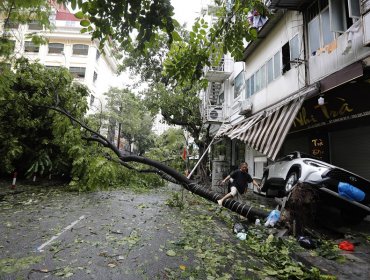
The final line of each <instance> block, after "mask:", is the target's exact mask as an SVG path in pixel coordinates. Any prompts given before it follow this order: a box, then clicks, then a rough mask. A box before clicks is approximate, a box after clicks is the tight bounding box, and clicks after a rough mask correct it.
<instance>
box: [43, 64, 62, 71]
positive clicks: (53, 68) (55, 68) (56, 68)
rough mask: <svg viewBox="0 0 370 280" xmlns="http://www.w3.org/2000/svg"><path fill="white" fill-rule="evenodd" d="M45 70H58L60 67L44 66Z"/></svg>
mask: <svg viewBox="0 0 370 280" xmlns="http://www.w3.org/2000/svg"><path fill="white" fill-rule="evenodd" d="M45 67H46V69H51V70H58V69H59V68H60V66H56V65H45Z"/></svg>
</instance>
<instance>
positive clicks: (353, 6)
mask: <svg viewBox="0 0 370 280" xmlns="http://www.w3.org/2000/svg"><path fill="white" fill-rule="evenodd" d="M347 1H348V13H349V17H350V18H360V16H361V14H360V1H359V0H347Z"/></svg>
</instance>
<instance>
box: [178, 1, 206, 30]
mask: <svg viewBox="0 0 370 280" xmlns="http://www.w3.org/2000/svg"><path fill="white" fill-rule="evenodd" d="M207 2H208V0H171V4H172V6H173V7H174V8H175V19H177V21H178V22H180V24H183V23H187V27H188V28H191V26H192V25H193V22H194V19H195V18H196V17H198V16H199V14H200V10H201V8H202V6H205V4H206V3H207Z"/></svg>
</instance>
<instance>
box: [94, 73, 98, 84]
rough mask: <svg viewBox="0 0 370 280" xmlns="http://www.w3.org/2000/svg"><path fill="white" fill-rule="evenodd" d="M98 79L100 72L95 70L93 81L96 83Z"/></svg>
mask: <svg viewBox="0 0 370 280" xmlns="http://www.w3.org/2000/svg"><path fill="white" fill-rule="evenodd" d="M97 79H98V73H96V72H95V71H94V76H93V83H94V84H95V82H96V80H97Z"/></svg>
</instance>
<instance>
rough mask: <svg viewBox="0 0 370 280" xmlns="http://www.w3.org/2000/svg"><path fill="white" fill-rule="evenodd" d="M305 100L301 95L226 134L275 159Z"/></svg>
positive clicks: (254, 117)
mask: <svg viewBox="0 0 370 280" xmlns="http://www.w3.org/2000/svg"><path fill="white" fill-rule="evenodd" d="M303 101H304V97H302V96H301V97H299V98H295V99H293V100H291V101H289V102H287V103H285V104H282V105H281V106H278V107H274V108H273V109H272V110H270V111H265V112H264V114H258V115H255V116H252V117H250V118H248V119H246V120H243V121H242V122H240V123H238V124H236V125H234V126H233V127H232V128H230V129H228V130H227V131H225V132H224V135H226V136H227V137H229V138H231V139H234V138H236V139H239V140H241V141H243V142H245V143H247V144H248V145H249V146H250V147H251V148H253V149H255V150H257V151H259V152H261V153H263V154H265V155H266V156H267V157H268V158H270V159H272V160H275V158H276V155H277V153H278V152H279V150H280V148H281V145H282V144H283V142H284V139H285V137H286V135H287V133H288V131H289V129H290V127H291V125H292V124H293V121H294V119H295V117H296V115H297V113H298V111H299V109H300V108H301V106H302V103H303Z"/></svg>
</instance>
